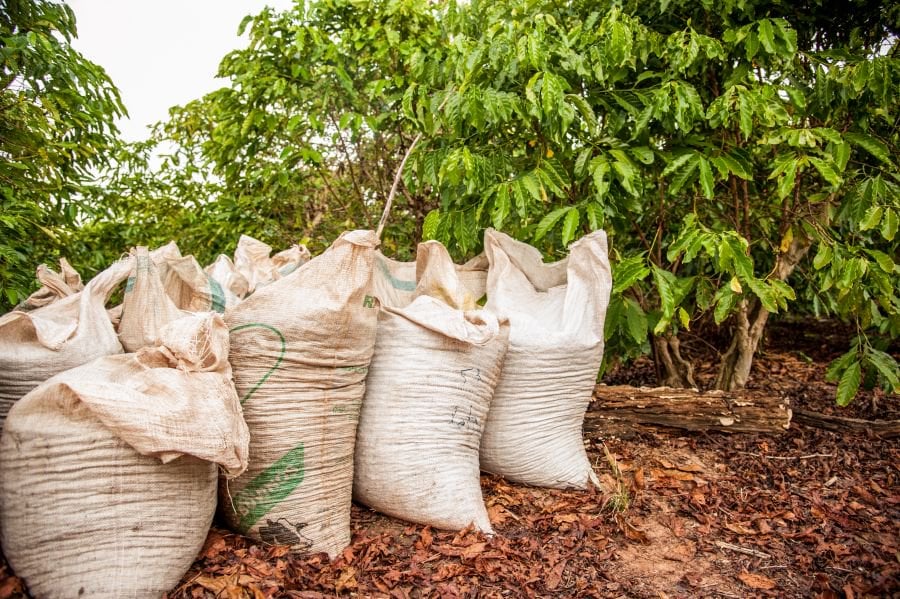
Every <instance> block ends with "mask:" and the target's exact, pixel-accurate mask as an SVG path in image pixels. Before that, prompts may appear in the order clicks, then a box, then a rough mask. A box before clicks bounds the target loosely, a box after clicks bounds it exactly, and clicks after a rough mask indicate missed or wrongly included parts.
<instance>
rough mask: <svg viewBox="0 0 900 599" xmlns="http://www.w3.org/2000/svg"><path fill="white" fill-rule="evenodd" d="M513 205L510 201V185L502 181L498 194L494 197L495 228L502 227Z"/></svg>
mask: <svg viewBox="0 0 900 599" xmlns="http://www.w3.org/2000/svg"><path fill="white" fill-rule="evenodd" d="M511 207H512V205H511V203H510V201H509V185H508V184H507V183H502V184H500V185H498V186H497V194H496V197H495V198H494V208H493V210H491V223H492V224H493V225H494V228H495V229H502V228H503V224H504V223H505V222H506V217H508V216H509V211H510V209H511Z"/></svg>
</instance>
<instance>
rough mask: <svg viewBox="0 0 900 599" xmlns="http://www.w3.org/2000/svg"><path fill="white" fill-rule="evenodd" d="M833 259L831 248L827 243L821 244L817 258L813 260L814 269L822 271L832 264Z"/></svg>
mask: <svg viewBox="0 0 900 599" xmlns="http://www.w3.org/2000/svg"><path fill="white" fill-rule="evenodd" d="M831 257H832V249H831V246H830V245H828V244H826V243H820V244H819V251H817V252H816V257H815V258H813V268H815V269H816V270H822V269H823V268H825V267H826V266H828V265H829V264H831Z"/></svg>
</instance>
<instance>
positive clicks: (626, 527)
mask: <svg viewBox="0 0 900 599" xmlns="http://www.w3.org/2000/svg"><path fill="white" fill-rule="evenodd" d="M616 524H618V525H619V530H621V531H622V532H623V533H624V534H625V538H627V539H628V540H629V541H636V542H638V543H641V544H643V545H649V544H650V538H649V537H648V536H647V533H645V532H644V531H643V530H641V529H640V528H638V527H636V526H635V525H634V524H632V523H631V522H629V521H628V520H627V519H626V518H625V516H623V515H621V514H616Z"/></svg>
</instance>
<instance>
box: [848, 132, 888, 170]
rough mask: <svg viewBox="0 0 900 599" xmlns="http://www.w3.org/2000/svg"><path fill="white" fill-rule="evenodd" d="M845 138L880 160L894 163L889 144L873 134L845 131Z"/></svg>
mask: <svg viewBox="0 0 900 599" xmlns="http://www.w3.org/2000/svg"><path fill="white" fill-rule="evenodd" d="M844 139H846V140H847V141H849V142H850V143H852V144H853V145H854V146H858V147H860V148H862V149H864V150H865V151H866V152H868V153H869V154H871V155H872V156H874V157H875V158H877V159H878V160H880V161H882V162H884V163H885V164H889V165H890V164H892V163H891V157H890V152H889V151H888V148H887V146H886V145H884V143H882V142H881V141H879V140H877V139H875V138H874V137H872V136H871V135H866V134H864V133H852V132H847V133H844Z"/></svg>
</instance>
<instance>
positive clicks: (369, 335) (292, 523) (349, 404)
mask: <svg viewBox="0 0 900 599" xmlns="http://www.w3.org/2000/svg"><path fill="white" fill-rule="evenodd" d="M375 243H376V238H375V235H374V233H373V232H372V231H353V232H349V233H344V234H343V235H341V237H340V238H338V239H337V240H336V241H335V242H334V243H333V244H332V246H331V247H330V248H329V249H328V250H327V251H326V252H325V253H323V254H322V255H320V256H318V257H316V258H314V259H313V260H311V261H309V262H307V263H306V264H304V265H303V266H301V267H300V268H299V269H297V270H296V271H294V272H293V273H291V274H290V275H288V276H287V277H285V278H283V279H279V280H277V281H275V282H274V283H271V284H270V285H266V286H265V287H262V288H259V289H257V290H256V292H255V293H254V294H253V295H251V296H249V297H248V298H246V299H245V300H243V301H242V302H241V303H240V304H238V305H237V306H236V307H235V308H233V309H231V310H228V311H227V312H226V313H225V319H226V321H227V322H228V325H229V327H230V329H231V347H232V353H231V364H232V366H233V368H234V380H235V384H236V385H237V390H238V395H239V396H240V397H241V401H242V402H243V407H244V416H245V418H246V420H247V424H248V426H249V427H250V435H251V437H250V438H251V441H250V467H249V468H248V469H247V472H246V473H245V474H244V475H243V476H241V477H239V478H237V479H235V480H233V481H229V482H228V483H224V482H223V484H222V485H221V487H220V492H221V498H220V508H221V510H222V513H223V516H224V517H225V518H226V520H227V521H228V523H229V525H230V526H231V527H232V528H234V529H236V530H238V531H240V532H242V533H244V534H249V535H251V536H253V537H255V538H258V539H261V540H263V541H266V542H270V543H283V544H289V545H292V546H293V547H295V548H296V549H302V550H309V551H313V552H318V551H325V552H327V553H328V554H329V555H331V556H332V557H333V556H335V555H337V554H338V553H340V552H341V551H342V550H343V549H344V547H346V545H347V544H348V543H349V542H350V500H351V490H352V485H353V447H354V442H355V438H356V424H357V421H358V419H359V406H360V403H361V401H362V397H363V393H364V392H365V376H366V371H367V369H368V367H369V361H370V360H371V359H372V351H373V349H374V345H375V326H376V320H377V310H376V308H377V306H376V301H375V299H374V298H373V297H371V296H370V295H369V293H370V289H369V288H370V285H371V278H372V264H373V259H374V254H375Z"/></svg>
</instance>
